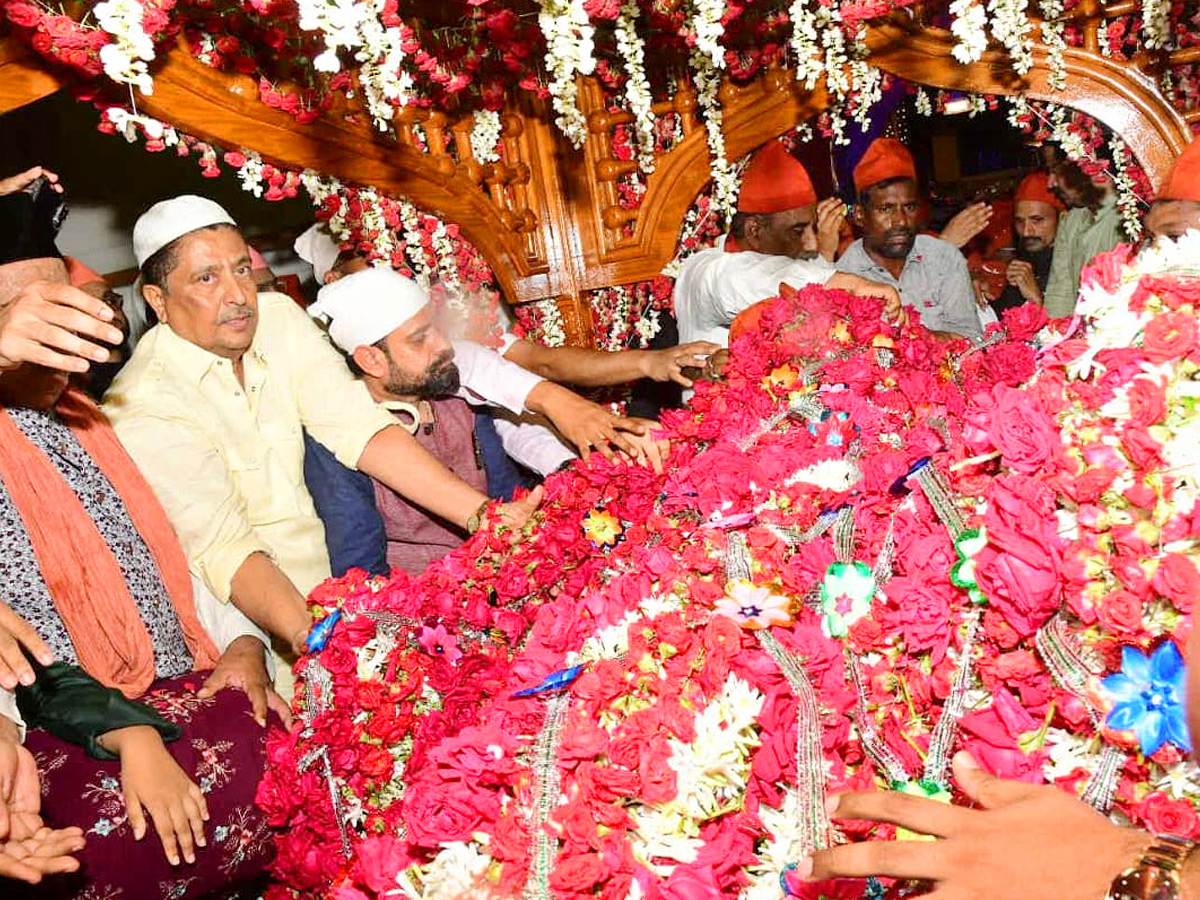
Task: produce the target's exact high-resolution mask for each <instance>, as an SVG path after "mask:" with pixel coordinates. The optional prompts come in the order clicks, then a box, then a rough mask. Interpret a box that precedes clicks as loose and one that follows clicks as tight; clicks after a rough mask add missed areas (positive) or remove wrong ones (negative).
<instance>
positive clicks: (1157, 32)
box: [1102, 0, 1171, 50]
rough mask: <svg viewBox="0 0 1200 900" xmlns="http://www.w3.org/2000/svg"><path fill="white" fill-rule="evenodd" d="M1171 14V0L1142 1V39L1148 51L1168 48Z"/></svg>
mask: <svg viewBox="0 0 1200 900" xmlns="http://www.w3.org/2000/svg"><path fill="white" fill-rule="evenodd" d="M1170 13H1171V2H1170V0H1142V34H1141V37H1142V43H1143V44H1144V45H1145V47H1146V49H1147V50H1165V49H1166V48H1167V42H1168V41H1169V40H1170V38H1171V23H1170ZM1103 43H1105V42H1102V46H1103Z"/></svg>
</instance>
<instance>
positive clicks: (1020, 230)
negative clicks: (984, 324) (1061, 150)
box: [992, 172, 1066, 313]
mask: <svg viewBox="0 0 1200 900" xmlns="http://www.w3.org/2000/svg"><path fill="white" fill-rule="evenodd" d="M1049 179H1050V175H1049V173H1048V172H1033V173H1031V174H1029V175H1026V176H1025V178H1024V179H1023V180H1022V181H1021V183H1020V185H1018V186H1017V193H1016V196H1014V197H1013V231H1014V232H1016V235H1017V253H1016V257H1015V258H1014V259H1013V260H1012V261H1011V262H1010V263H1009V264H1008V269H1007V270H1006V271H1005V273H1004V275H1005V278H1007V279H1008V285H1007V287H1005V288H1004V291H1003V292H1002V293H1001V294H1000V297H999V298H998V299H997V300H996V301H995V302H993V303H992V308H993V309H995V310H996V312H997V313H1001V312H1004V310H1006V309H1012V308H1013V307H1015V306H1021V305H1022V304H1025V303H1036V304H1038V305H1039V306H1040V305H1041V303H1042V292H1043V291H1044V290H1045V289H1046V280H1047V279H1048V278H1049V277H1050V262H1051V260H1052V259H1053V258H1054V238H1055V236H1056V235H1057V234H1058V217H1059V214H1060V213H1061V212H1063V210H1064V209H1065V208H1066V207H1064V206H1063V204H1062V201H1061V200H1059V199H1058V196H1057V195H1055V194H1054V193H1052V192H1051V191H1050V188H1049V187H1048V181H1049Z"/></svg>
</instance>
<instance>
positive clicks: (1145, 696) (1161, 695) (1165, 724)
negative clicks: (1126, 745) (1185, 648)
mask: <svg viewBox="0 0 1200 900" xmlns="http://www.w3.org/2000/svg"><path fill="white" fill-rule="evenodd" d="M1101 684H1102V685H1103V687H1104V690H1105V691H1106V692H1107V693H1108V694H1109V696H1110V697H1112V699H1113V701H1114V704H1115V705H1114V706H1113V708H1112V710H1111V711H1110V712H1109V714H1108V718H1107V719H1105V721H1104V724H1105V725H1106V726H1107V727H1108V728H1111V729H1112V730H1114V731H1132V732H1133V733H1134V735H1135V736H1136V737H1137V741H1138V746H1139V747H1140V748H1141V751H1142V753H1143V754H1144V755H1146V756H1151V755H1152V754H1154V753H1156V752H1157V751H1158V748H1159V747H1161V746H1162V745H1163V744H1165V743H1167V742H1168V741H1170V742H1171V743H1172V744H1174V745H1175V746H1176V747H1178V748H1179V749H1181V750H1189V751H1190V750H1191V749H1192V741H1191V738H1189V737H1188V730H1187V721H1186V720H1185V718H1184V701H1183V685H1184V665H1183V657H1182V656H1180V654H1179V649H1178V648H1177V647H1176V646H1175V644H1174V642H1173V641H1164V642H1163V643H1162V645H1161V646H1159V648H1158V649H1157V650H1155V651H1154V654H1153V655H1152V656H1147V655H1146V654H1144V653H1143V652H1142V651H1141V650H1139V649H1138V648H1137V647H1129V646H1126V647H1123V648H1122V650H1121V671H1120V672H1118V673H1116V674H1115V675H1109V676H1108V677H1107V678H1105V679H1104V681H1103V682H1101Z"/></svg>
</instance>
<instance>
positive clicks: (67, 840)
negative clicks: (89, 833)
mask: <svg viewBox="0 0 1200 900" xmlns="http://www.w3.org/2000/svg"><path fill="white" fill-rule="evenodd" d="M35 820H36V822H37V823H38V824H37V827H36V828H34V829H32V830H31V831H30V833H29V834H27V835H26V836H24V837H20V838H18V837H15V836H13V837H9V838H8V839H3V838H0V881H2V880H3V879H5V878H13V879H15V880H17V881H25V882H28V883H29V884H38V883H39V882H41V880H42V878H44V877H45V876H46V875H58V874H60V873H63V872H74V871H75V870H76V869H78V868H79V860H77V859H75V858H74V857H72V856H71V854H72V853H78V852H79V851H80V850H82V849H83V844H84V840H83V830H82V829H80V828H58V829H53V828H48V827H46V826H45V825H43V824H41V819H40V818H37V817H35Z"/></svg>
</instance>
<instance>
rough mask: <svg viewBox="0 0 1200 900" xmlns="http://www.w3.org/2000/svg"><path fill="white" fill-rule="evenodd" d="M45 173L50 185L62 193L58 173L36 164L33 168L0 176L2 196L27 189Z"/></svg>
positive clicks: (0, 194)
mask: <svg viewBox="0 0 1200 900" xmlns="http://www.w3.org/2000/svg"><path fill="white" fill-rule="evenodd" d="M43 175H45V176H46V180H47V181H48V182H50V187H51V188H52V189H53V190H55V191H57V192H58V193H60V194H61V193H62V185H61V184H59V183H58V175H56V174H55V173H54V172H51V171H50V170H49V169H46V168H43V167H42V166H34V167H33V168H32V169H26V170H25V171H24V172H18V173H17V174H16V175H9V176H8V177H7V178H0V197H4V196H6V195H8V194H15V193H16V192H17V191H23V190H25V188H27V187H29V186H30V185H31V184H33V183H34V182H35V181H37V180H38V179H39V178H41V177H42V176H43Z"/></svg>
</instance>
